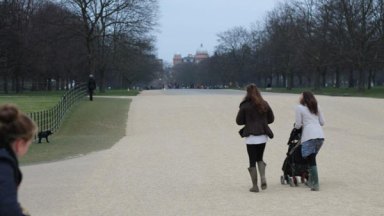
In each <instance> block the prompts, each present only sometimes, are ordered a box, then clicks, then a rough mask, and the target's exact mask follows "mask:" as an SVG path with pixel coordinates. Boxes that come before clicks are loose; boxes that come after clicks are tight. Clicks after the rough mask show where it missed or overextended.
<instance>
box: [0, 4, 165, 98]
mask: <svg viewBox="0 0 384 216" xmlns="http://www.w3.org/2000/svg"><path fill="white" fill-rule="evenodd" d="M157 13H158V2H157V0H119V1H115V0H64V1H62V2H61V3H58V2H57V1H49V0H0V86H2V90H3V91H4V92H9V91H11V90H12V91H16V92H21V91H23V89H27V88H31V89H33V90H42V89H44V90H46V89H48V90H49V89H52V88H56V89H64V88H67V87H68V86H69V85H71V84H73V83H74V82H75V83H78V82H83V81H86V80H87V78H88V76H89V74H94V75H95V77H96V79H97V81H98V85H99V87H100V90H101V91H103V90H104V89H105V87H106V85H108V86H112V87H128V86H130V85H132V84H135V83H145V82H149V81H150V80H152V79H153V76H154V74H155V73H156V72H157V71H159V70H161V65H160V64H159V62H158V60H157V59H156V56H155V55H154V52H155V47H154V38H153V37H152V35H151V33H152V31H153V28H154V27H155V26H156V17H157Z"/></svg>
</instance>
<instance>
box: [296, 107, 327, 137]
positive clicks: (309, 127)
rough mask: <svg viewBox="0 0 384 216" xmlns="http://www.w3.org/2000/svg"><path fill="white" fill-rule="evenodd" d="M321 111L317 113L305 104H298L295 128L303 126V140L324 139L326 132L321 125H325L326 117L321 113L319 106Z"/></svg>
mask: <svg viewBox="0 0 384 216" xmlns="http://www.w3.org/2000/svg"><path fill="white" fill-rule="evenodd" d="M317 109H318V111H319V113H318V115H315V114H313V113H311V112H310V111H309V109H308V107H306V106H303V105H301V104H300V105H298V106H296V109H295V113H296V121H295V128H297V129H299V128H301V127H303V132H302V135H301V142H305V141H308V140H311V139H318V138H322V139H324V132H323V128H322V127H321V126H323V125H324V117H323V114H322V113H321V110H320V107H318V108H317Z"/></svg>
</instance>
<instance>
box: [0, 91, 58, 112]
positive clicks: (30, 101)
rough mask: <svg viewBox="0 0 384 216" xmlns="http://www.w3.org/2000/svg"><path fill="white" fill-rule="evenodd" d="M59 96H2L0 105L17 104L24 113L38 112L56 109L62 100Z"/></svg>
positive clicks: (0, 96)
mask: <svg viewBox="0 0 384 216" xmlns="http://www.w3.org/2000/svg"><path fill="white" fill-rule="evenodd" d="M61 96H62V95H59V94H47V95H44V94H40V95H0V104H5V103H12V104H16V105H17V106H18V107H19V108H20V109H21V111H23V112H27V113H28V112H37V111H42V110H46V109H49V108H52V107H54V106H55V105H56V104H57V103H58V102H59V101H60V99H61Z"/></svg>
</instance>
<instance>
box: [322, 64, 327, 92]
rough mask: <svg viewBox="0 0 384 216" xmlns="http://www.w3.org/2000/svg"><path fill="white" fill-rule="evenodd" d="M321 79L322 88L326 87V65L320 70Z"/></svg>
mask: <svg viewBox="0 0 384 216" xmlns="http://www.w3.org/2000/svg"><path fill="white" fill-rule="evenodd" d="M321 80H322V83H321V86H322V87H323V88H325V87H327V67H324V68H323V70H322V72H321Z"/></svg>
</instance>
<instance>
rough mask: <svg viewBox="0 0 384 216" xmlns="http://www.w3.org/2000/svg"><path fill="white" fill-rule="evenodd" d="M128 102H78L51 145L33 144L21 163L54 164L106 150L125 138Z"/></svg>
mask: <svg viewBox="0 0 384 216" xmlns="http://www.w3.org/2000/svg"><path fill="white" fill-rule="evenodd" d="M130 102H131V100H129V99H115V98H96V99H94V101H92V102H90V101H88V100H84V101H81V102H80V103H79V104H77V105H75V106H74V107H73V108H72V110H71V111H70V112H69V113H68V114H67V117H66V119H65V120H64V122H63V124H62V126H61V127H60V130H59V131H58V132H57V133H55V134H53V135H51V136H50V137H49V140H50V143H46V142H45V141H43V143H41V144H37V143H33V144H32V145H31V147H30V150H29V152H28V153H27V154H26V155H25V156H24V157H23V158H21V160H20V162H21V164H31V163H40V162H46V161H56V160H61V159H65V158H69V157H74V156H79V155H84V154H87V153H90V152H93V151H99V150H103V149H108V148H110V147H111V146H113V144H115V143H116V142H117V141H118V140H119V139H121V138H122V137H123V136H124V135H125V130H126V121H127V118H128V110H129V105H130Z"/></svg>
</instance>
